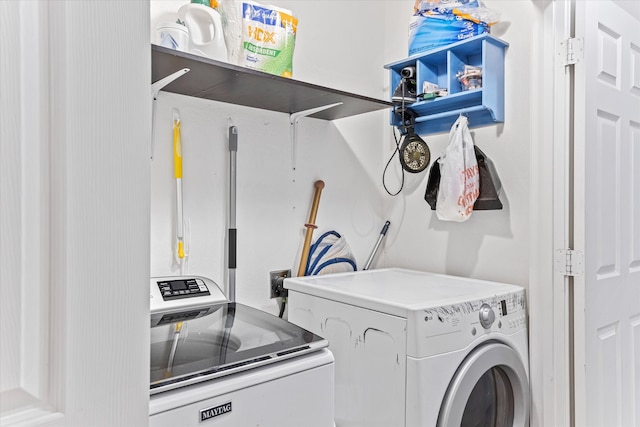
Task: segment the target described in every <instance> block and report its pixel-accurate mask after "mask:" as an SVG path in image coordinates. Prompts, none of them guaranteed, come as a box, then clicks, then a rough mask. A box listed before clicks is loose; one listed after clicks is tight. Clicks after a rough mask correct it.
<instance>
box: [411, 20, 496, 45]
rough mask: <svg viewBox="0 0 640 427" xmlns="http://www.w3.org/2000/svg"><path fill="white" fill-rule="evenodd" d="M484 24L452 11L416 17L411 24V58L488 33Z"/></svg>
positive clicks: (487, 27)
mask: <svg viewBox="0 0 640 427" xmlns="http://www.w3.org/2000/svg"><path fill="white" fill-rule="evenodd" d="M488 32H489V26H488V25H487V24H485V23H484V22H478V23H476V22H473V21H470V20H467V19H464V18H462V17H460V16H457V15H455V14H454V13H453V12H450V11H441V12H438V13H433V12H432V13H429V14H423V13H418V14H416V15H414V16H413V17H412V19H411V22H410V24H409V56H411V55H415V54H417V53H420V52H424V51H427V50H431V49H434V48H436V47H439V46H445V45H448V44H451V43H456V42H459V41H460V40H465V39H468V38H470V37H473V36H477V35H479V34H483V33H488Z"/></svg>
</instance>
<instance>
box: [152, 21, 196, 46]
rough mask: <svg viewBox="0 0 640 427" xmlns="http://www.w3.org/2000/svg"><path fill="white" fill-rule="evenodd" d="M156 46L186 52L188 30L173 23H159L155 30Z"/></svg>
mask: <svg viewBox="0 0 640 427" xmlns="http://www.w3.org/2000/svg"><path fill="white" fill-rule="evenodd" d="M156 44H158V45H160V46H165V47H168V48H171V49H176V50H182V51H184V52H188V51H189V30H188V29H187V27H185V26H184V25H180V24H176V23H175V22H161V23H160V24H158V28H157V29H156Z"/></svg>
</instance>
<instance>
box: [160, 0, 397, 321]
mask: <svg viewBox="0 0 640 427" xmlns="http://www.w3.org/2000/svg"><path fill="white" fill-rule="evenodd" d="M183 4H186V2H184V1H152V2H151V32H152V34H151V39H152V40H155V28H156V26H157V24H158V23H159V22H161V21H163V20H173V19H174V16H175V15H173V13H174V12H175V11H177V9H178V8H179V7H180V6H181V5H183ZM270 4H273V5H276V6H280V7H284V8H288V9H290V10H292V11H293V12H294V14H295V15H296V16H297V17H298V18H299V26H298V35H297V40H296V48H295V55H294V64H293V77H294V78H295V79H297V80H302V81H307V82H311V83H314V84H318V85H323V86H327V87H331V88H335V89H340V90H344V91H349V92H353V93H357V94H362V95H367V96H371V97H376V98H383V96H385V95H384V92H385V87H384V85H385V84H386V74H385V72H384V70H383V68H382V64H383V62H384V59H383V50H382V49H379V48H378V47H380V46H383V45H384V36H385V35H384V31H383V28H382V24H380V25H376V26H375V27H376V29H377V30H376V31H370V28H371V23H372V22H377V23H382V22H383V21H384V12H385V8H384V7H373V8H371V7H369V8H367V9H366V10H363V8H362V6H363V2H360V1H346V2H345V1H322V2H320V1H303V2H300V1H272V2H270ZM363 14H364V16H366V21H365V20H363V19H359V16H360V15H363ZM367 22H368V23H369V24H367V25H365V24H366V23H367ZM183 78H188V74H187V75H186V76H185V77H183ZM173 108H178V109H179V112H180V116H181V120H182V125H181V129H182V142H183V162H184V177H183V187H184V215H185V222H186V225H187V227H186V247H187V253H188V256H187V262H186V264H185V268H184V271H185V273H188V274H199V275H204V276H207V277H210V278H212V279H213V280H215V281H216V282H218V283H219V284H220V285H222V286H225V285H226V269H225V267H226V259H225V247H226V246H225V245H226V229H227V216H228V184H229V178H228V174H229V166H228V165H229V154H228V139H227V133H228V126H229V125H230V124H233V125H235V126H236V127H237V128H238V133H239V138H238V141H239V148H238V154H237V187H238V188H237V228H238V258H237V290H236V296H237V300H238V301H239V302H242V303H245V304H249V305H252V306H255V307H257V308H261V309H263V310H265V311H269V312H272V313H276V312H277V310H278V307H277V304H276V302H275V300H270V299H269V292H270V287H269V271H272V270H279V269H292V271H293V272H294V274H295V273H296V272H297V268H298V266H297V263H296V257H297V256H298V252H299V250H300V247H301V245H302V241H303V238H304V234H303V233H304V230H305V228H304V224H305V223H306V222H308V219H309V210H310V205H311V200H312V196H313V184H314V182H315V181H316V180H318V179H321V180H323V181H324V182H325V183H326V186H325V188H324V190H323V191H322V197H321V200H320V208H319V211H318V216H317V220H316V224H317V225H318V230H316V231H315V234H314V236H315V237H317V236H319V235H320V233H321V232H323V231H326V230H337V231H338V232H339V233H341V234H342V235H344V236H345V237H346V239H347V242H348V244H349V245H350V247H351V249H352V251H353V254H354V256H355V258H356V260H357V262H358V264H359V265H360V267H361V266H362V265H363V264H364V262H365V261H366V258H367V257H368V255H369V252H370V251H371V248H372V247H373V245H374V243H375V241H376V239H377V237H378V234H379V232H380V229H381V227H382V225H383V224H384V220H385V215H384V212H383V199H382V197H381V196H380V190H379V182H380V171H381V170H382V166H383V165H382V164H381V163H382V158H381V152H380V151H381V148H380V147H381V146H382V141H383V137H382V135H383V134H384V133H385V132H388V131H389V127H388V125H387V120H386V118H387V114H388V113H387V112H386V111H381V112H373V113H367V114H364V115H360V116H356V117H351V118H345V119H341V120H337V121H333V122H328V121H323V120H318V119H311V118H303V119H301V120H300V122H299V128H298V147H297V159H296V168H295V171H294V170H293V167H292V159H291V142H290V125H289V116H288V115H287V114H283V113H277V112H270V111H264V110H258V109H253V108H248V107H241V106H235V105H230V104H223V103H218V102H214V101H208V100H202V99H195V98H189V97H185V96H181V95H175V94H170V93H167V92H161V93H160V96H159V98H158V101H157V110H156V114H155V124H154V126H155V127H154V131H155V141H154V155H153V161H152V165H151V187H152V188H151V192H152V196H151V212H152V215H151V274H152V275H153V276H158V275H175V274H179V272H180V269H179V266H178V264H177V262H176V255H175V247H176V241H175V239H176V237H175V217H176V214H175V192H176V191H175V180H174V178H173V169H172V168H173V166H172V162H173V158H172V150H173V149H172V109H173ZM381 255H382V254H381Z"/></svg>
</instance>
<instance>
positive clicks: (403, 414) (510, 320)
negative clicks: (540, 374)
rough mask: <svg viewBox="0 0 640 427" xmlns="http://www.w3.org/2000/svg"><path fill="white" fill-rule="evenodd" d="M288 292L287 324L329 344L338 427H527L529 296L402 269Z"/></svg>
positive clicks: (290, 284)
mask: <svg viewBox="0 0 640 427" xmlns="http://www.w3.org/2000/svg"><path fill="white" fill-rule="evenodd" d="M285 287H286V288H287V289H288V290H289V297H288V303H289V320H290V321H291V322H293V323H296V324H298V325H300V326H302V327H303V328H305V329H308V330H310V331H312V332H314V333H316V334H318V335H321V336H323V337H325V338H326V339H328V340H329V348H330V350H331V352H332V353H333V354H334V357H335V387H336V388H335V399H336V403H335V417H336V418H335V420H336V425H337V427H346V426H363V427H364V426H367V427H373V426H384V427H399V426H410V427H418V426H421V427H434V426H447V427H451V426H455V427H460V426H463V427H466V426H478V427H480V426H482V427H491V426H506V427H522V426H528V424H529V380H528V372H529V370H528V364H529V358H528V344H527V343H528V339H527V326H526V325H527V315H526V313H527V312H526V301H525V292H524V289H523V288H521V287H518V286H514V285H509V284H502V283H495V282H488V281H481V280H473V279H467V278H462V277H454V276H447V275H441V274H433V273H425V272H418V271H411V270H405V269H381V270H368V271H360V272H354V273H341V274H332V275H326V276H312V277H299V278H291V279H286V280H285Z"/></svg>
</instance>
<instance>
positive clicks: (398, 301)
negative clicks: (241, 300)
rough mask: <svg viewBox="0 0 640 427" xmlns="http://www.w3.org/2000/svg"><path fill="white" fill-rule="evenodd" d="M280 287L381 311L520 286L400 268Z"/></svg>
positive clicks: (402, 312) (292, 281) (400, 312)
mask: <svg viewBox="0 0 640 427" xmlns="http://www.w3.org/2000/svg"><path fill="white" fill-rule="evenodd" d="M284 287H285V288H287V289H290V290H293V291H298V292H302V293H305V294H309V295H314V296H317V297H321V298H325V299H330V300H334V301H340V302H344V303H347V304H351V305H355V306H358V307H363V308H367V309H370V310H376V311H380V312H383V313H388V314H393V315H396V316H400V317H407V314H408V312H410V311H416V310H424V309H427V308H435V307H442V306H446V305H451V304H459V303H463V302H467V301H474V300H478V299H481V298H487V297H490V296H493V295H502V294H505V293H509V292H513V291H517V290H521V289H522V288H521V287H519V286H516V285H509V284H506V283H498V282H489V281H485V280H478V279H470V278H465V277H458V276H450V275H445V274H436V273H428V272H423V271H415V270H407V269H402V268H385V269H379V270H366V271H356V272H351V273H339V274H327V275H323V276H306V277H293V278H288V279H285V281H284Z"/></svg>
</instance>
